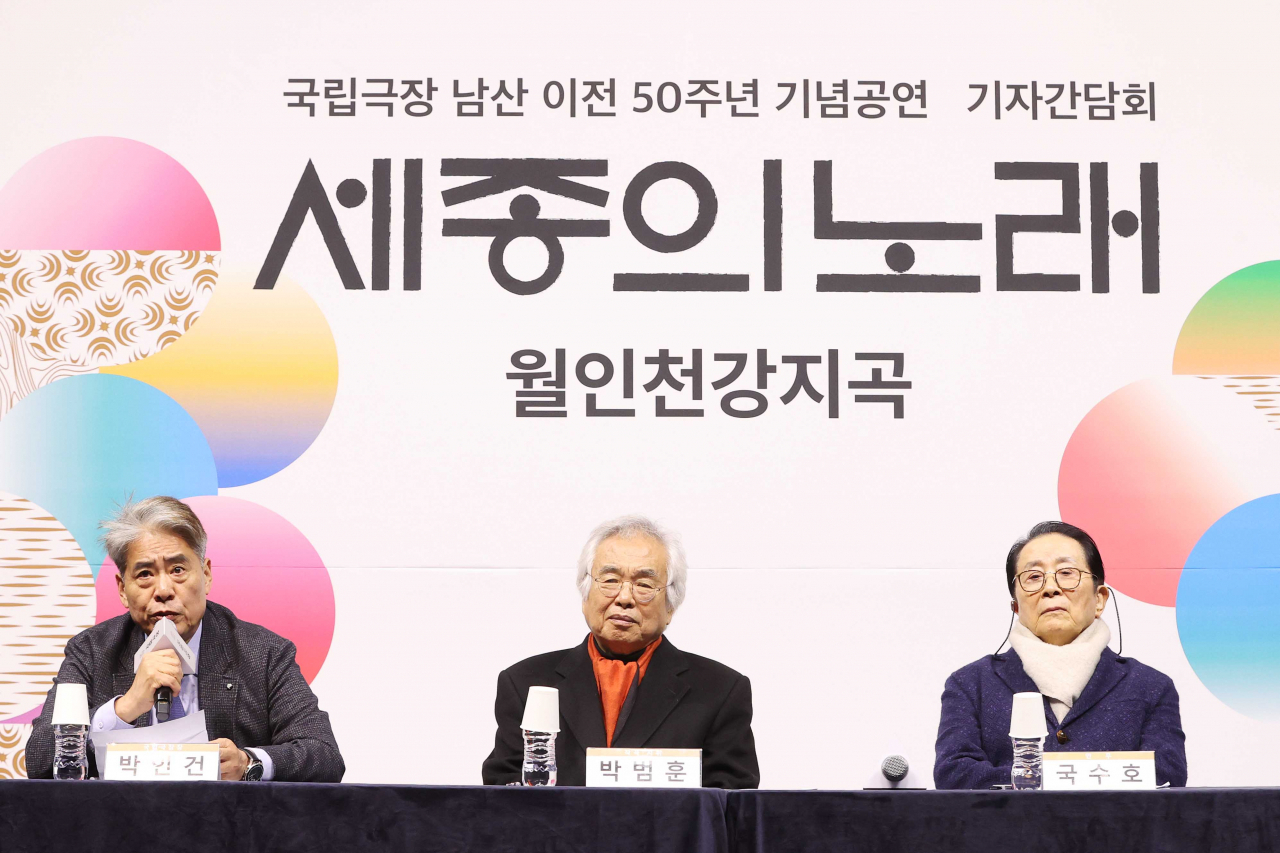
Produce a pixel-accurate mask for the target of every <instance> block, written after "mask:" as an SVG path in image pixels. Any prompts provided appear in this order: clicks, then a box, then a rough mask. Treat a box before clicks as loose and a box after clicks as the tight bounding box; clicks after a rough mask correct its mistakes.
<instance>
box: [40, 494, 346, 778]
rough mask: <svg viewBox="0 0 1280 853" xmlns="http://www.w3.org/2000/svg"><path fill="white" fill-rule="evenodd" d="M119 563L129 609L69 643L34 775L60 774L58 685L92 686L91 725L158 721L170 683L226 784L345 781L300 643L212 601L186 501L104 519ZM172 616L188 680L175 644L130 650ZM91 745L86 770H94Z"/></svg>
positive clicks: (148, 505)
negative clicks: (200, 725) (203, 734)
mask: <svg viewBox="0 0 1280 853" xmlns="http://www.w3.org/2000/svg"><path fill="white" fill-rule="evenodd" d="M102 527H103V529H104V530H105V534H104V535H103V543H104V544H105V545H106V549H107V553H108V554H109V555H110V556H111V559H112V561H113V562H114V563H115V564H116V568H117V569H118V570H119V574H118V575H117V577H116V585H117V588H118V591H119V594H120V601H121V602H122V603H123V604H124V605H125V607H127V608H128V609H129V613H128V614H126V615H123V616H117V617H115V618H113V619H108V620H107V621H105V622H103V623H101V624H99V625H95V626H94V627H92V628H89V629H87V630H84V631H81V632H80V633H79V634H77V635H76V636H75V637H72V638H71V640H70V641H69V642H68V643H67V647H66V656H65V659H64V660H63V663H62V667H61V669H59V671H58V675H57V677H56V678H55V679H54V687H53V688H52V689H51V690H50V691H49V696H48V698H47V699H46V700H45V703H44V710H43V711H42V712H41V714H40V716H39V717H38V718H37V719H36V721H35V724H34V726H33V729H32V732H31V738H30V740H29V741H28V743H27V773H28V775H29V776H30V777H31V778H33V779H35V778H41V777H43V778H49V777H51V776H52V775H53V731H52V729H51V727H50V725H49V721H50V719H51V718H52V716H53V704H54V703H53V698H54V692H55V691H56V690H57V685H58V683H62V682H65V683H72V684H84V685H86V686H87V688H88V691H87V692H88V695H89V708H90V716H91V720H92V723H91V726H90V730H91V731H107V730H112V729H120V728H127V727H129V726H135V727H136V726H148V725H153V724H154V723H155V722H156V715H155V710H154V707H153V706H154V705H155V694H156V690H157V689H158V688H161V687H167V688H169V689H170V691H171V692H172V695H173V700H172V711H171V712H170V716H171V718H177V717H181V716H185V715H187V714H191V713H195V712H197V711H198V710H203V711H204V713H205V728H206V730H207V731H208V733H209V736H210V737H211V738H213V742H214V743H217V744H218V745H219V747H220V748H219V758H220V764H221V768H220V769H221V776H222V778H223V779H243V780H246V781H256V780H259V779H268V780H269V779H276V780H280V781H290V782H338V781H341V780H342V774H343V773H344V772H345V771H346V765H345V764H344V763H343V761H342V755H341V754H340V753H339V752H338V744H337V742H336V741H335V740H334V738H333V730H332V729H331V728H330V726H329V715H328V714H326V713H325V712H324V711H321V710H320V707H319V704H318V703H317V701H316V696H315V694H314V693H313V692H312V691H311V688H310V687H309V686H308V685H307V682H306V680H305V679H304V678H303V677H302V672H301V670H299V669H298V664H297V662H296V661H295V659H294V655H295V653H296V648H295V647H294V645H293V643H291V642H289V641H288V640H286V639H285V638H284V637H281V636H279V635H277V634H274V633H272V632H271V631H268V630H267V629H266V628H263V627H262V626H261V625H254V624H253V623H250V622H242V621H240V620H239V619H237V618H236V616H235V614H234V613H232V612H231V611H230V610H228V609H227V608H225V607H223V606H221V605H219V604H215V603H214V602H212V601H207V600H206V595H207V593H208V591H209V587H210V586H211V585H212V583H213V565H212V563H211V562H210V561H209V560H208V559H206V558H205V547H206V544H207V541H208V539H207V536H206V534H205V530H204V526H203V525H202V524H201V523H200V519H199V518H197V517H196V515H195V513H194V512H192V511H191V508H190V507H188V506H187V505H186V504H184V503H182V502H181V501H178V500H175V499H173V498H169V497H154V498H148V499H147V500H144V501H140V502H138V503H129V504H126V505H125V506H124V507H122V508H121V510H120V511H119V513H117V514H116V516H115V517H113V518H112V519H109V520H107V521H105V522H103V524H102ZM162 618H163V619H169V620H170V621H171V622H173V624H174V627H176V628H177V630H178V633H179V634H181V636H182V639H183V640H184V641H185V642H186V643H187V644H188V646H189V647H190V648H191V651H192V652H193V653H194V654H195V656H196V663H197V672H196V673H195V674H188V675H184V674H183V672H182V666H181V661H180V660H179V658H178V655H177V653H175V652H174V651H172V650H170V649H164V650H161V651H153V652H151V653H149V654H147V655H145V656H143V658H142V661H141V662H140V664H139V666H138V671H137V673H136V674H135V672H134V664H133V659H134V654H135V653H136V652H137V651H138V649H139V648H141V647H142V644H143V641H144V640H146V638H147V635H148V634H150V633H151V630H152V629H153V628H154V627H155V626H156V623H157V622H159V621H160V619H162ZM92 752H93V751H92V750H90V759H89V760H90V775H95V773H94V765H95V764H96V762H95V760H94V756H93V755H92Z"/></svg>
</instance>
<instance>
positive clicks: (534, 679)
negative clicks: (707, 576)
mask: <svg viewBox="0 0 1280 853" xmlns="http://www.w3.org/2000/svg"><path fill="white" fill-rule="evenodd" d="M591 641H592V639H591V637H590V635H588V637H587V639H586V642H584V643H582V644H581V645H578V646H575V647H574V648H572V649H564V650H561V651H558V652H550V653H548V654H545V655H538V656H537V657H531V658H528V659H527V660H523V661H521V662H520V663H518V664H516V665H515V666H513V667H511V668H509V669H505V670H503V671H502V673H501V674H499V675H498V695H497V699H496V700H495V701H494V709H493V711H494V716H495V717H496V718H497V721H498V733H497V735H496V736H495V738H494V746H493V752H491V753H490V754H489V757H488V758H486V759H485V761H484V767H483V769H482V771H481V774H482V777H483V779H484V783H485V784H486V785H506V784H507V783H509V782H519V781H520V764H521V762H522V761H523V759H524V738H523V736H522V735H521V733H520V721H521V719H522V718H523V716H524V703H525V699H526V698H527V697H528V695H529V688H530V687H533V686H539V687H555V688H558V689H559V690H560V734H559V735H558V736H557V737H556V767H557V771H558V778H557V781H556V784H557V785H585V784H586V781H587V747H593V746H594V747H602V746H604V745H605V735H604V708H603V706H602V705H601V703H600V691H599V688H597V687H596V676H595V670H594V669H593V668H592V666H591V656H590V653H589V652H588V651H587V643H589V642H591ZM613 746H614V747H622V748H625V747H631V748H637V747H651V748H655V749H701V750H702V784H703V785H704V786H705V787H708V788H756V787H759V785H760V767H759V765H758V764H757V763H756V743H755V737H754V736H753V735H752V734H751V682H750V680H748V679H747V677H746V676H744V675H742V674H740V673H737V672H734V671H733V670H732V669H729V667H727V666H725V665H724V664H721V663H716V662H715V661H713V660H710V659H708V658H704V657H699V656H698V655H691V654H688V653H686V652H682V651H680V650H679V649H677V648H676V647H675V645H674V644H672V642H671V641H670V640H669V639H665V638H664V639H663V641H662V644H661V645H660V646H658V648H657V649H656V650H655V651H654V653H653V657H652V658H651V659H650V660H649V667H648V669H647V670H646V671H645V676H644V680H643V681H641V682H640V692H639V693H638V694H637V695H636V703H635V706H634V707H633V709H632V711H631V715H630V716H629V717H628V718H627V720H626V723H625V725H624V726H623V728H621V729H619V730H618V731H616V732H614V735H613Z"/></svg>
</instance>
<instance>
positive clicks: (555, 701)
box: [520, 687, 560, 732]
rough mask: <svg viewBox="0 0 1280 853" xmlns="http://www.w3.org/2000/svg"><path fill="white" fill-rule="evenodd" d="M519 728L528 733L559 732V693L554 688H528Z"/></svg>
mask: <svg viewBox="0 0 1280 853" xmlns="http://www.w3.org/2000/svg"><path fill="white" fill-rule="evenodd" d="M520 728H522V729H524V730H525V731H530V732H558V731H560V691H559V690H556V689H555V688H554V687H530V688H529V698H528V700H527V701H526V702H525V703H524V722H522V723H521V724H520Z"/></svg>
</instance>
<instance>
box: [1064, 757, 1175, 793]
mask: <svg viewBox="0 0 1280 853" xmlns="http://www.w3.org/2000/svg"><path fill="white" fill-rule="evenodd" d="M1155 787H1156V754H1155V753H1154V752H1046V753H1045V754H1044V789H1045V790H1046V791H1143V790H1148V791H1149V790H1154V789H1155Z"/></svg>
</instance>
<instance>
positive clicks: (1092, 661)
mask: <svg viewBox="0 0 1280 853" xmlns="http://www.w3.org/2000/svg"><path fill="white" fill-rule="evenodd" d="M1109 642H1111V629H1110V628H1108V627H1107V623H1106V622H1103V621H1102V620H1101V619H1095V620H1093V624H1092V625H1090V626H1089V627H1088V628H1085V629H1084V630H1083V631H1081V632H1080V636H1078V637H1076V638H1075V639H1074V640H1072V641H1071V642H1070V643H1067V644H1066V645H1065V646H1055V645H1053V644H1051V643H1046V642H1045V641H1044V640H1042V639H1040V638H1039V637H1037V636H1036V635H1035V634H1033V633H1031V632H1030V631H1029V630H1027V626H1025V625H1023V624H1022V621H1021V620H1015V621H1014V623H1013V632H1012V633H1011V634H1010V635H1009V643H1010V644H1011V645H1012V646H1013V650H1014V651H1015V652H1017V653H1018V657H1020V658H1021V659H1022V668H1023V669H1024V670H1025V671H1026V673H1027V675H1029V676H1030V677H1031V680H1032V681H1034V682H1035V684H1036V687H1037V688H1038V689H1039V690H1040V692H1041V693H1043V694H1044V695H1045V696H1048V697H1049V707H1050V708H1052V709H1053V713H1054V715H1055V716H1056V717H1057V718H1058V722H1062V718H1063V717H1065V716H1066V715H1067V711H1069V710H1071V706H1072V705H1074V704H1075V702H1076V700H1077V699H1079V698H1080V694H1081V693H1082V692H1083V691H1084V686H1085V685H1086V684H1088V683H1089V679H1090V678H1092V677H1093V671H1094V670H1095V669H1097V668H1098V660H1099V658H1101V657H1102V650H1103V649H1105V648H1106V647H1107V643H1109Z"/></svg>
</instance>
